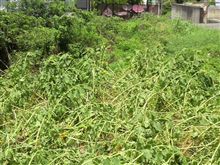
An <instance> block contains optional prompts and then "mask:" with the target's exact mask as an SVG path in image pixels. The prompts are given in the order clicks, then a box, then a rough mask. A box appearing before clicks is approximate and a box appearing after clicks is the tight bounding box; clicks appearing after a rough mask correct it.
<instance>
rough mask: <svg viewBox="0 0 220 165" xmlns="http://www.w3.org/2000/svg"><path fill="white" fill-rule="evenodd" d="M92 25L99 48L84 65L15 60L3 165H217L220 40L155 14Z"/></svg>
mask: <svg viewBox="0 0 220 165" xmlns="http://www.w3.org/2000/svg"><path fill="white" fill-rule="evenodd" d="M89 24H91V25H93V26H95V27H96V30H97V32H96V33H95V34H92V35H93V36H98V37H100V38H102V40H103V42H102V43H101V44H99V45H97V46H96V47H89V48H87V49H86V51H85V53H84V55H83V56H80V57H79V56H76V55H75V54H74V53H73V52H71V51H67V52H65V53H60V54H58V55H57V54H56V55H53V54H52V53H50V54H49V55H47V56H44V57H43V58H39V57H41V52H40V51H39V50H38V51H33V50H29V51H23V52H17V53H16V54H15V57H19V58H16V60H14V63H13V65H12V66H11V67H10V69H8V70H7V71H6V73H5V74H4V75H3V76H2V77H1V78H0V85H1V87H0V92H1V98H0V146H1V148H0V164H36V165H39V164H42V165H45V164H60V165H63V164H83V165H91V164H104V165H119V164H158V165H161V164H219V163H220V159H219V156H220V136H219V135H220V129H219V128H220V32H219V31H214V30H205V29H199V28H198V27H194V26H192V25H190V24H188V23H185V22H180V21H173V22H172V21H170V20H168V19H167V18H157V17H154V16H149V15H145V16H141V17H140V18H134V19H132V20H129V21H123V20H119V19H111V18H110V19H109V18H102V17H97V16H94V19H93V20H90V22H89ZM93 33H94V32H93ZM70 35H71V34H70ZM87 35H88V34H87Z"/></svg>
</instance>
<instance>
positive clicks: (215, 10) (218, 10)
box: [208, 6, 220, 20]
mask: <svg viewBox="0 0 220 165" xmlns="http://www.w3.org/2000/svg"><path fill="white" fill-rule="evenodd" d="M208 19H219V20H220V7H218V6H209V8H208Z"/></svg>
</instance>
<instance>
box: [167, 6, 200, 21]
mask: <svg viewBox="0 0 220 165" xmlns="http://www.w3.org/2000/svg"><path fill="white" fill-rule="evenodd" d="M203 15H204V12H203V8H202V7H200V6H192V5H186V4H173V5H172V12H171V18H172V19H183V20H189V21H191V22H193V23H203Z"/></svg>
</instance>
